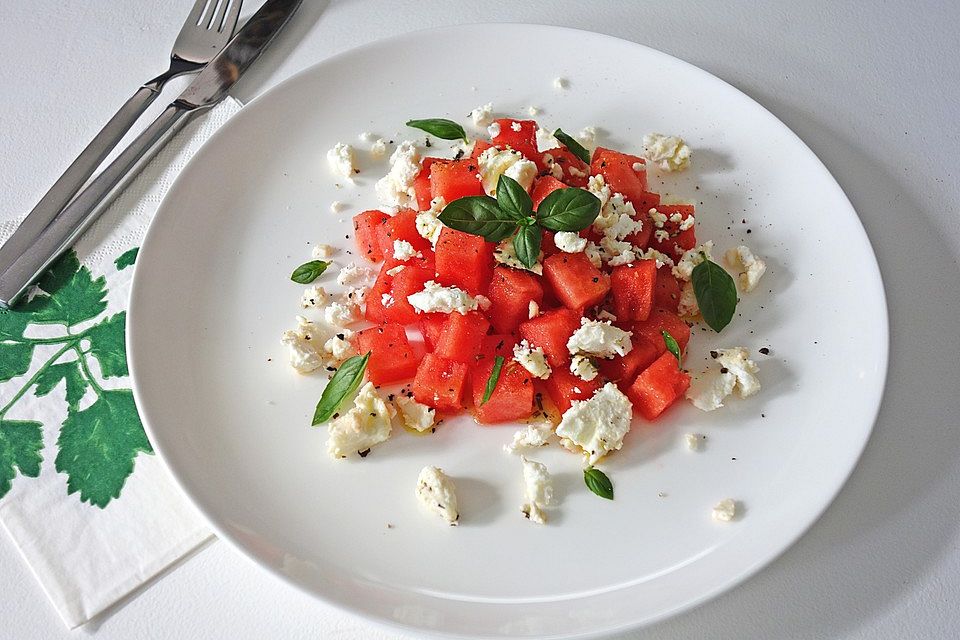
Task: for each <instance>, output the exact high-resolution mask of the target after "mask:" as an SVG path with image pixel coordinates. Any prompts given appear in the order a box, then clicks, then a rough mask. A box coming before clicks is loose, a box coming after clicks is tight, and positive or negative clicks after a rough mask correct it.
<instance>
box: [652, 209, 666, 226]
mask: <svg viewBox="0 0 960 640" xmlns="http://www.w3.org/2000/svg"><path fill="white" fill-rule="evenodd" d="M647 215H649V216H650V220H651V221H652V222H653V226H655V227H656V228H657V229H663V225H665V224H667V220H668V219H669V218H667V214H665V213H660V212H659V211H658V210H656V209H650V211H648V212H647Z"/></svg>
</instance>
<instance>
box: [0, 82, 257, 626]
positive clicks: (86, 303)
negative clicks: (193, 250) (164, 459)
mask: <svg viewBox="0 0 960 640" xmlns="http://www.w3.org/2000/svg"><path fill="white" fill-rule="evenodd" d="M239 109H240V104H239V103H238V102H236V101H234V100H232V99H227V100H226V101H224V102H223V103H221V104H220V105H218V106H217V107H216V108H214V109H213V110H211V111H210V112H208V113H206V114H203V115H201V116H199V117H198V118H196V119H195V120H194V121H193V122H191V123H189V124H188V125H187V126H186V127H185V128H184V129H183V130H182V131H181V132H180V133H179V134H178V135H177V136H176V137H175V138H174V139H173V140H171V141H170V142H169V143H168V144H167V145H166V146H165V147H164V148H163V149H162V150H161V151H160V153H159V154H158V155H157V156H156V157H155V158H154V159H153V160H152V161H151V162H150V163H149V165H148V166H147V167H146V168H145V169H144V170H143V172H142V173H141V174H140V175H139V176H138V177H137V178H135V179H134V181H133V182H132V183H131V184H130V185H129V186H128V187H127V188H126V189H125V190H124V192H123V193H122V194H121V195H120V197H119V198H117V200H116V201H114V203H113V204H112V205H111V206H110V208H109V209H108V210H107V211H106V212H105V213H104V215H103V216H102V217H101V218H100V220H99V221H98V222H97V223H96V224H95V225H94V226H93V227H92V228H91V229H90V230H89V231H88V232H87V233H86V234H85V235H84V236H83V238H82V239H81V240H80V241H79V243H78V245H77V247H76V258H74V257H72V256H68V258H67V259H66V260H65V261H63V262H61V263H60V265H59V267H57V268H55V270H54V275H52V276H50V277H48V278H47V279H46V281H41V283H40V288H41V289H43V290H44V291H45V292H46V293H52V295H51V296H50V297H49V298H47V297H45V294H44V293H39V294H38V296H35V297H34V298H33V299H32V300H31V303H29V307H30V308H33V309H34V310H33V311H32V312H29V313H28V312H20V313H14V314H9V313H4V314H0V496H2V498H0V522H2V524H3V526H4V527H5V528H6V530H7V532H8V533H9V534H10V537H11V539H12V540H13V543H14V544H15V545H16V547H17V548H18V550H19V551H20V553H21V554H22V556H23V558H24V560H25V561H26V562H27V564H28V565H29V566H30V569H31V570H32V571H33V573H34V575H35V576H36V577H37V580H39V582H40V584H41V585H42V587H43V590H44V591H45V592H46V594H47V596H49V598H50V600H51V602H52V603H53V605H54V606H55V607H56V609H57V611H58V612H59V613H60V615H61V617H62V618H63V621H64V622H65V623H66V624H67V626H69V627H70V628H74V627H77V626H79V625H82V624H83V623H85V622H87V621H89V620H90V619H91V618H93V617H94V616H96V615H97V614H99V613H101V612H103V611H104V610H106V609H107V608H109V607H111V605H114V604H116V603H117V602H119V601H120V600H122V599H123V598H124V597H125V596H127V595H128V594H130V593H131V592H133V591H135V590H136V589H137V588H138V587H141V586H142V585H144V584H145V583H147V582H149V581H150V580H151V579H152V578H154V577H155V576H157V575H158V574H159V573H160V572H161V571H163V570H164V569H165V568H167V567H169V566H170V565H171V564H173V563H175V562H176V561H177V560H179V559H180V558H183V557H184V556H185V555H186V554H188V553H190V552H191V551H192V550H193V549H196V548H197V547H198V546H199V545H201V544H202V543H203V542H205V541H206V540H207V539H209V538H210V537H211V534H210V531H209V530H208V528H207V526H206V525H205V523H204V521H203V519H202V518H201V517H200V515H199V514H198V513H197V512H196V511H195V510H194V508H193V507H192V506H191V505H190V504H189V502H188V501H187V500H186V498H184V497H183V495H182V494H181V493H180V491H179V489H178V488H177V487H176V486H175V485H174V483H173V480H172V479H171V478H170V476H169V474H168V472H167V470H166V469H165V467H164V466H163V465H162V464H161V462H160V460H159V459H158V458H157V456H156V455H154V454H153V452H152V450H151V448H150V445H149V443H148V442H147V440H146V437H145V435H144V433H143V431H142V427H141V425H140V422H139V418H138V417H137V415H136V411H135V408H134V407H133V399H132V394H130V392H129V389H130V380H129V378H128V374H127V367H126V357H125V350H124V340H123V335H124V334H123V320H124V318H125V310H126V306H127V301H128V297H129V288H130V281H131V278H132V275H133V271H134V265H133V264H132V263H133V262H134V261H135V258H136V248H137V247H139V244H140V241H141V240H142V239H143V235H144V233H145V232H146V230H147V226H148V225H149V224H150V221H151V220H152V219H153V216H154V214H155V213H156V211H157V207H158V206H159V204H160V201H161V200H162V199H163V197H164V195H165V194H166V192H167V190H168V189H169V188H170V185H171V184H172V183H173V180H174V179H175V178H176V177H177V175H178V174H179V173H180V171H181V170H182V169H183V167H184V165H185V164H186V163H187V161H188V160H189V159H190V158H191V157H192V156H193V154H194V153H196V151H197V150H198V149H199V148H200V146H201V145H202V144H203V143H204V142H205V141H206V140H207V139H208V138H209V137H210V136H211V135H212V134H213V133H214V132H215V131H216V130H217V129H218V128H219V127H220V126H221V125H222V124H223V123H224V122H226V121H227V120H228V119H229V118H230V117H231V116H232V115H233V114H235V113H236V112H237V111H238V110H239ZM0 215H2V214H0ZM17 222H18V220H16V219H6V220H0V237H2V238H4V239H5V238H7V237H9V235H10V234H11V233H12V232H13V230H14V229H15V228H16V225H17ZM77 258H79V262H78V261H77ZM101 278H102V280H101ZM81 333H82V334H83V337H75V336H77V335H78V334H81ZM38 341H39V342H38ZM61 352H62V353H61ZM58 353H60V355H59V356H57V354H58ZM55 356H56V357H55Z"/></svg>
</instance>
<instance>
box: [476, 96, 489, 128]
mask: <svg viewBox="0 0 960 640" xmlns="http://www.w3.org/2000/svg"><path fill="white" fill-rule="evenodd" d="M470 119H471V120H473V126H475V127H477V128H482V127H488V126H490V124H491V123H493V103H492V102H488V103H487V104H482V105H480V106H479V107H477V108H476V109H474V110H473V111H471V112H470Z"/></svg>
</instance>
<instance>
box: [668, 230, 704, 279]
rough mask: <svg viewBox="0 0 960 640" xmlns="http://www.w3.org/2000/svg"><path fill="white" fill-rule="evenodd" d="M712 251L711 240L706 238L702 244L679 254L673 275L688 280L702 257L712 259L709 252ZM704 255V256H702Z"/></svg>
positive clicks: (702, 259) (701, 260)
mask: <svg viewBox="0 0 960 640" xmlns="http://www.w3.org/2000/svg"><path fill="white" fill-rule="evenodd" d="M711 251H713V240H707V241H706V242H704V243H703V244H701V245H699V246H696V247H694V248H693V249H688V250H687V251H684V252H683V255H682V256H680V262H678V263H677V266H675V267H674V268H673V275H674V277H676V278H679V279H680V280H689V279H690V277H691V276H692V275H693V269H694V267H696V266H697V265H698V264H700V263H701V262H703V261H704V259H708V260H709V259H712V256H711V255H710V252H711ZM704 256H706V258H704Z"/></svg>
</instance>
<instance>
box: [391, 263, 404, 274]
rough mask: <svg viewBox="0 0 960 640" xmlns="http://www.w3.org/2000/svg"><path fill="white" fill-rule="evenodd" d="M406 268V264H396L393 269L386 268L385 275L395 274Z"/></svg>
mask: <svg viewBox="0 0 960 640" xmlns="http://www.w3.org/2000/svg"><path fill="white" fill-rule="evenodd" d="M406 268H407V266H406V265H403V264H398V265H397V266H395V267H394V268H393V269H387V275H388V276H395V275H397V274H398V273H400V272H401V271H403V270H404V269H406Z"/></svg>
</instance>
